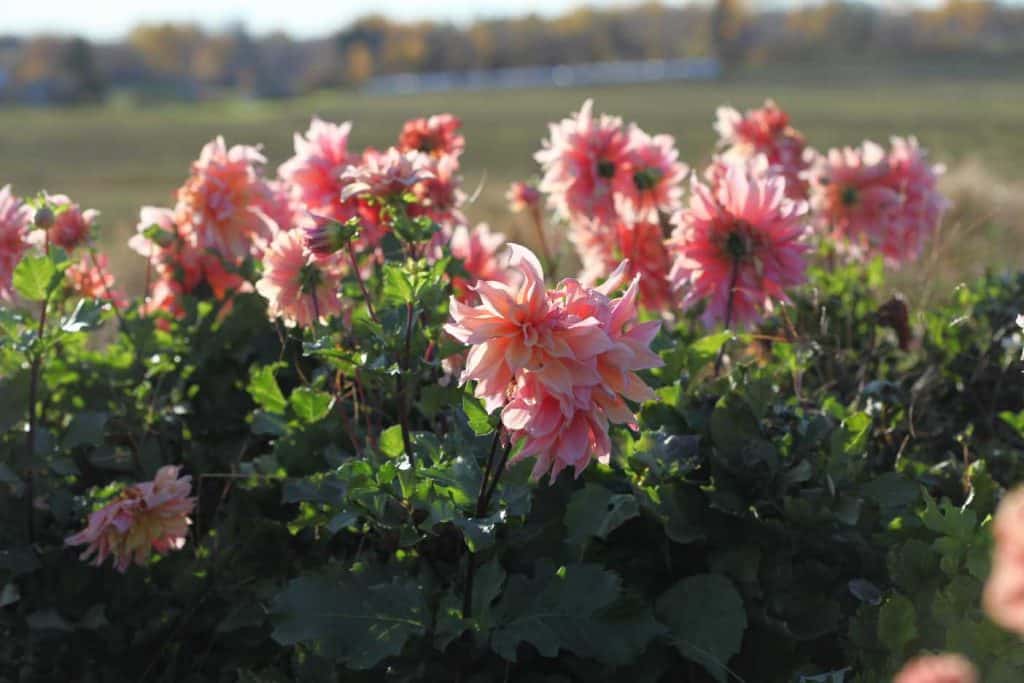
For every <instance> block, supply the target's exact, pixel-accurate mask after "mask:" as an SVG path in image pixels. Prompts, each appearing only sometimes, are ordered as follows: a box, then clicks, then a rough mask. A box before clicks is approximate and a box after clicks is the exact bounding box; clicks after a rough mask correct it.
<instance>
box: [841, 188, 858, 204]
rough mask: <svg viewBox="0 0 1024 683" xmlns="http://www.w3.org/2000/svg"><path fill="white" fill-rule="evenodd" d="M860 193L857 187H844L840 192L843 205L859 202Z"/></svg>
mask: <svg viewBox="0 0 1024 683" xmlns="http://www.w3.org/2000/svg"><path fill="white" fill-rule="evenodd" d="M858 198H859V193H858V192H857V188H856V187H849V186H847V187H844V188H843V191H842V192H840V193H839V201H840V202H842V204H843V206H853V205H854V204H856V203H857V199H858Z"/></svg>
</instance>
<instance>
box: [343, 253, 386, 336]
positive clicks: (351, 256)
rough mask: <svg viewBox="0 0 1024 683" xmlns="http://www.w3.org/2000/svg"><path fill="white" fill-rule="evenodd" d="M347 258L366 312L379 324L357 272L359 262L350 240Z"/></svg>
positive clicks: (360, 274)
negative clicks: (361, 294) (350, 263)
mask: <svg viewBox="0 0 1024 683" xmlns="http://www.w3.org/2000/svg"><path fill="white" fill-rule="evenodd" d="M347 246H348V257H349V259H350V260H351V261H352V272H353V273H354V274H355V276H356V282H358V283H359V290H360V291H361V292H362V293H363V299H364V300H365V301H366V310H367V311H369V313H370V319H371V320H373V322H375V323H379V322H380V320H378V319H377V314H376V313H375V312H374V310H373V301H371V300H370V293H369V292H368V291H366V283H365V282H363V274H362V273H360V272H359V261H358V260H357V259H356V250H355V247H353V246H352V240H349V241H348V245H347Z"/></svg>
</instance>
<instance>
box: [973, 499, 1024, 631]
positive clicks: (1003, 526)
mask: <svg viewBox="0 0 1024 683" xmlns="http://www.w3.org/2000/svg"><path fill="white" fill-rule="evenodd" d="M992 536H993V538H994V539H995V552H994V553H993V554H992V570H991V572H990V573H989V576H988V580H987V581H986V582H985V590H984V592H983V594H982V605H983V607H984V608H985V613H986V614H988V616H989V618H990V619H991V620H992V621H994V622H995V623H997V624H999V625H1000V626H1002V627H1003V628H1005V629H1007V630H1009V631H1013V632H1014V633H1017V634H1019V635H1021V636H1024V488H1017V489H1015V490H1014V491H1012V492H1010V493H1008V494H1007V495H1006V496H1005V497H1004V498H1003V500H1002V501H1001V502H1000V503H999V508H998V510H996V515H995V520H994V522H993V524H992Z"/></svg>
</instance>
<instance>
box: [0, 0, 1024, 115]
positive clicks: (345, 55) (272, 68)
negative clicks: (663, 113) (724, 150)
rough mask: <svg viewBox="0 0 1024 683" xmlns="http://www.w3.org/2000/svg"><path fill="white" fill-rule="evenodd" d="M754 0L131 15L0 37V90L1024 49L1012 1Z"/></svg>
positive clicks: (201, 85) (259, 86) (201, 94)
mask: <svg viewBox="0 0 1024 683" xmlns="http://www.w3.org/2000/svg"><path fill="white" fill-rule="evenodd" d="M752 4H753V3H750V4H746V3H743V2H742V0H718V1H717V2H716V3H713V4H711V5H705V4H700V5H696V4H694V5H686V6H682V7H668V6H664V5H661V4H659V3H656V2H655V3H648V4H644V5H641V6H639V7H636V6H632V7H628V8H625V7H624V8H614V9H600V10H598V9H587V8H583V9H578V10H575V11H572V12H569V13H567V14H564V15H562V16H558V17H554V18H542V17H539V16H536V15H528V16H523V17H517V18H502V19H484V20H479V21H476V22H474V23H472V24H469V25H466V26H458V25H453V24H450V23H440V22H428V21H421V22H401V21H396V20H393V19H388V18H385V17H382V16H367V17H364V18H362V19H359V20H358V21H356V22H354V23H353V24H351V25H349V26H347V27H344V28H342V29H340V30H339V31H337V32H336V33H334V34H333V35H330V36H328V37H326V38H321V39H312V40H296V39H293V38H291V37H290V36H288V35H286V34H284V33H271V34H268V35H261V36H255V35H252V34H251V33H249V32H248V31H247V30H246V29H245V27H244V26H242V25H237V26H233V27H229V28H228V29H226V30H222V31H216V32H211V31H206V30H203V29H202V28H200V27H199V26H197V25H192V24H147V25H142V26H138V27H137V28H135V29H134V30H132V31H131V33H130V34H129V35H128V36H127V37H126V38H125V39H124V40H123V41H121V42H116V43H90V42H88V41H86V40H85V39H83V38H80V37H68V36H49V35H41V36H34V37H29V38H17V37H0V101H4V100H6V101H12V100H13V101H22V102H30V103H31V102H40V103H76V102H88V101H96V100H100V99H103V98H104V97H105V96H106V94H107V93H108V92H111V91H130V92H135V93H137V94H140V95H142V96H151V97H166V98H174V99H201V98H207V97H215V96H217V95H219V94H222V93H229V92H230V93H243V94H249V95H252V96H256V97H286V96H290V95H295V94H300V93H304V92H309V91H314V90H318V89H324V88H338V87H346V86H355V85H359V84H361V83H363V82H364V81H366V80H367V79H369V78H372V77H373V76H376V75H384V74H394V73H403V72H429V71H461V70H468V69H494V68H501V67H511V66H527V65H552V64H571V63H582V62H594V61H604V60H620V59H625V60H636V59H657V58H680V57H689V56H709V55H714V56H716V57H718V58H719V59H720V60H721V62H722V63H723V65H725V66H726V67H727V68H729V67H735V66H739V65H742V64H745V63H773V62H780V61H792V60H806V59H808V58H814V59H815V60H820V59H822V58H824V57H826V56H827V57H829V58H834V57H858V56H869V55H870V56H872V57H879V56H881V57H895V58H907V57H931V56H936V55H953V56H963V55H980V56H991V55H1007V54H1011V53H1024V8H1022V7H1019V6H1012V5H1009V4H1003V3H1000V2H995V1H992V0H946V2H945V3H944V4H942V5H941V6H939V7H936V8H932V9H914V10H902V11H901V10H897V9H891V8H885V7H879V6H878V5H872V4H866V3H863V2H853V1H848V0H827V1H826V2H821V3H818V4H812V5H808V6H803V7H799V8H795V9H788V10H782V9H774V10H767V9H755V8H754V7H753V6H752Z"/></svg>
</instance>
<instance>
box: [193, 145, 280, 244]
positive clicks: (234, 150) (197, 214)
mask: <svg viewBox="0 0 1024 683" xmlns="http://www.w3.org/2000/svg"><path fill="white" fill-rule="evenodd" d="M265 162H266V159H265V158H264V157H263V155H262V154H260V152H259V150H257V149H256V148H255V147H251V146H248V145H235V146H233V147H230V148H229V147H228V146H227V145H226V144H225V143H224V138H222V137H218V138H216V139H215V140H213V141H212V142H209V143H208V144H207V145H206V146H205V147H203V150H202V152H201V153H200V155H199V159H198V160H197V161H195V162H193V163H192V173H191V175H190V176H189V178H188V179H187V180H186V181H185V184H184V185H182V186H181V188H179V189H178V193H177V199H178V202H177V204H176V206H175V209H174V216H175V222H176V223H177V225H178V226H179V227H180V228H181V229H182V230H184V231H188V232H192V233H194V234H195V239H194V244H195V246H197V247H198V248H200V249H212V250H214V251H216V252H218V253H219V254H220V255H221V256H222V257H224V258H225V259H226V260H227V261H228V262H230V263H234V264H238V263H241V262H242V261H243V260H245V258H246V256H249V255H250V254H251V253H253V249H254V245H255V244H256V243H258V242H260V241H265V240H267V239H269V237H270V235H271V234H272V232H273V229H274V228H276V227H277V226H276V225H275V224H274V223H273V221H272V220H270V219H269V218H268V217H267V215H266V213H265V212H264V210H263V207H264V206H266V205H267V204H268V203H269V202H271V201H273V197H274V193H273V190H272V189H271V188H270V186H269V185H268V184H267V181H266V180H265V179H264V178H263V177H262V176H261V170H262V165H263V164H264V163H265Z"/></svg>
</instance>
